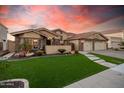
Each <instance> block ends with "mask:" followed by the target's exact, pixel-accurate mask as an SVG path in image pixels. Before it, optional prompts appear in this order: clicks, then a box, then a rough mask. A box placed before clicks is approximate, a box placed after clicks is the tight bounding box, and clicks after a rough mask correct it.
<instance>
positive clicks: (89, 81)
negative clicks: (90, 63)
mask: <svg viewBox="0 0 124 93" xmlns="http://www.w3.org/2000/svg"><path fill="white" fill-rule="evenodd" d="M65 88H124V64H122V65H119V66H116V67H114V68H111V69H108V70H105V71H103V72H100V73H98V74H95V75H93V76H90V77H88V78H86V79H83V80H80V81H78V82H76V83H73V84H71V85H68V86H66V87H65Z"/></svg>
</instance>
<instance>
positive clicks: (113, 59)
mask: <svg viewBox="0 0 124 93" xmlns="http://www.w3.org/2000/svg"><path fill="white" fill-rule="evenodd" d="M91 54H93V55H96V56H97V57H100V58H101V59H103V60H105V61H107V62H110V63H114V64H122V63H124V59H120V58H116V57H110V56H106V55H101V54H96V53H91Z"/></svg>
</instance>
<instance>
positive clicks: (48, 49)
mask: <svg viewBox="0 0 124 93" xmlns="http://www.w3.org/2000/svg"><path fill="white" fill-rule="evenodd" d="M58 49H65V50H66V51H65V52H66V53H67V52H71V45H50V46H46V47H45V51H46V54H57V53H59V52H58Z"/></svg>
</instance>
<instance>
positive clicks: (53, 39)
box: [11, 28, 58, 50]
mask: <svg viewBox="0 0 124 93" xmlns="http://www.w3.org/2000/svg"><path fill="white" fill-rule="evenodd" d="M11 34H12V35H13V36H15V46H16V47H15V48H16V50H18V49H19V46H20V45H21V44H23V43H24V42H26V43H27V42H28V43H29V44H30V45H32V49H44V48H45V46H46V45H56V44H57V39H58V35H57V34H55V33H53V32H51V31H49V30H48V29H46V28H38V29H28V30H23V31H18V32H13V33H11Z"/></svg>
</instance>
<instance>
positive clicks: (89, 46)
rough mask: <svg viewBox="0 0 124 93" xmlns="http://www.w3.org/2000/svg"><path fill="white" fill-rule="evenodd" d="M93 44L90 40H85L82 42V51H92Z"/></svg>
mask: <svg viewBox="0 0 124 93" xmlns="http://www.w3.org/2000/svg"><path fill="white" fill-rule="evenodd" d="M92 49H93V44H92V42H91V41H85V42H84V51H92Z"/></svg>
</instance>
